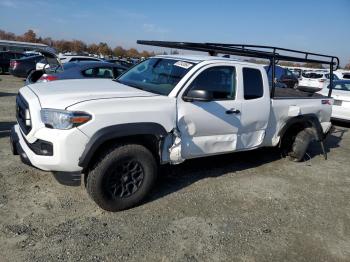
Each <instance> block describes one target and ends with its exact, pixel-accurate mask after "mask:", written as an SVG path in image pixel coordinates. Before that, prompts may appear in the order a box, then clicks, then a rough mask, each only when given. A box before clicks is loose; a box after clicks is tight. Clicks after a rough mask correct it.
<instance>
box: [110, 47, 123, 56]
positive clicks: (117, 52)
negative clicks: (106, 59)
mask: <svg viewBox="0 0 350 262" xmlns="http://www.w3.org/2000/svg"><path fill="white" fill-rule="evenodd" d="M113 55H114V56H118V57H119V56H120V57H124V56H126V50H125V49H124V48H123V47H121V46H117V47H115V48H114V49H113Z"/></svg>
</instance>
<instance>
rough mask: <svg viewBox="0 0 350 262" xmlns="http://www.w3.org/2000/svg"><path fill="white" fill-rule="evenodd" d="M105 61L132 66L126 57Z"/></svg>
mask: <svg viewBox="0 0 350 262" xmlns="http://www.w3.org/2000/svg"><path fill="white" fill-rule="evenodd" d="M105 61H106V62H108V63H114V64H117V65H121V66H125V67H127V68H129V67H132V66H133V63H131V62H129V61H127V60H126V59H106V60H105Z"/></svg>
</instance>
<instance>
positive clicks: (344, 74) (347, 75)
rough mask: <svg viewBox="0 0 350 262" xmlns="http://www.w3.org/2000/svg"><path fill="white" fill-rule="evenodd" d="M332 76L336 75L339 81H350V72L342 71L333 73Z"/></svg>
mask: <svg viewBox="0 0 350 262" xmlns="http://www.w3.org/2000/svg"><path fill="white" fill-rule="evenodd" d="M334 75H336V76H337V77H338V78H339V80H342V79H350V72H344V71H343V72H342V71H339V70H337V71H334Z"/></svg>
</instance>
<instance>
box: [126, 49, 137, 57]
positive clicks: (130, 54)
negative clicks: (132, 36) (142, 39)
mask: <svg viewBox="0 0 350 262" xmlns="http://www.w3.org/2000/svg"><path fill="white" fill-rule="evenodd" d="M126 55H127V56H128V57H140V54H139V52H138V51H137V50H136V49H135V48H130V49H129V50H128V51H126Z"/></svg>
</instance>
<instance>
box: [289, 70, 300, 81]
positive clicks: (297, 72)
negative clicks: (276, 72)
mask: <svg viewBox="0 0 350 262" xmlns="http://www.w3.org/2000/svg"><path fill="white" fill-rule="evenodd" d="M288 70H289V71H291V72H292V73H293V74H294V75H295V76H296V77H297V78H298V79H299V78H301V74H302V73H303V70H302V69H300V68H291V69H288Z"/></svg>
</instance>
